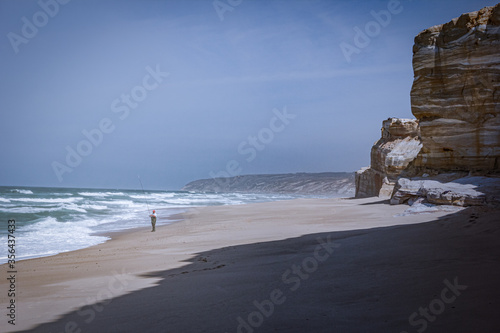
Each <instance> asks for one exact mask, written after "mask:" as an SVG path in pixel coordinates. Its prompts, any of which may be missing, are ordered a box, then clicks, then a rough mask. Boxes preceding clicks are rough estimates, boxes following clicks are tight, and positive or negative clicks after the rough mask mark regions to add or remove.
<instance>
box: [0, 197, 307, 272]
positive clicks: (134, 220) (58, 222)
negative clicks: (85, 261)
mask: <svg viewBox="0 0 500 333" xmlns="http://www.w3.org/2000/svg"><path fill="white" fill-rule="evenodd" d="M296 197H298V196H297V195H280V194H249V193H194V192H182V191H145V192H143V191H141V190H139V191H135V190H116V189H114V190H111V189H78V188H48V187H46V188H42V187H32V188H31V187H0V216H1V219H2V221H3V222H2V223H1V225H3V226H4V227H3V228H2V229H1V230H0V239H1V242H0V244H5V246H4V247H1V248H0V263H5V262H7V255H8V248H7V233H8V229H7V221H8V220H9V219H14V220H15V221H16V230H15V233H14V236H15V237H16V238H15V239H16V246H15V250H16V252H15V254H16V260H19V259H28V258H36V257H43V256H49V255H54V254H57V253H61V252H67V251H73V250H77V249H81V248H85V247H89V246H92V245H96V244H99V243H103V242H105V241H106V240H108V239H109V237H106V236H104V235H103V234H104V233H107V232H112V231H120V230H125V229H132V228H137V227H144V226H150V222H149V217H148V215H149V212H148V209H149V211H151V210H152V209H156V210H160V211H159V212H158V213H159V216H158V222H157V226H161V225H165V224H168V223H172V222H173V220H169V219H165V218H166V217H168V216H171V215H174V214H177V213H180V212H183V211H185V209H187V208H192V207H203V206H214V205H239V204H245V203H252V202H266V201H275V200H287V199H293V198H296Z"/></svg>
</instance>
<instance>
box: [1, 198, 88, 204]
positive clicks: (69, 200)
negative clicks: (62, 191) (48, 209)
mask: <svg viewBox="0 0 500 333" xmlns="http://www.w3.org/2000/svg"><path fill="white" fill-rule="evenodd" d="M10 200H11V201H20V202H39V203H73V202H76V201H80V200H83V198H79V197H74V198H11V199H10Z"/></svg>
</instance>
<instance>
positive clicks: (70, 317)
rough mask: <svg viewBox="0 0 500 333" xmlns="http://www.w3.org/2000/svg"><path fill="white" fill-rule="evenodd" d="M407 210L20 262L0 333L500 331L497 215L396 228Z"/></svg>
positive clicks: (277, 205)
mask: <svg viewBox="0 0 500 333" xmlns="http://www.w3.org/2000/svg"><path fill="white" fill-rule="evenodd" d="M407 208H408V206H406V205H398V206H391V205H389V204H388V203H387V202H386V201H382V200H381V199H379V198H369V199H298V200H291V201H280V202H270V203H260V204H249V205H240V206H217V207H206V208H199V209H193V210H191V211H189V212H187V213H185V214H182V216H177V217H176V218H178V219H179V220H180V221H178V222H175V223H172V224H170V225H168V226H162V227H158V228H157V231H156V232H155V233H152V232H150V228H149V226H145V227H144V228H141V229H134V230H132V231H129V232H122V233H116V234H113V235H111V237H112V240H110V241H108V242H106V243H104V244H100V245H97V246H93V247H90V248H87V249H83V250H78V251H73V252H67V253H62V254H59V255H56V256H52V257H45V258H37V259H30V260H24V261H20V262H18V263H17V274H16V283H15V285H16V303H15V305H16V308H15V309H16V310H15V313H16V318H15V324H16V325H15V326H13V325H10V324H8V320H9V317H8V316H5V314H4V315H2V320H1V322H0V327H1V329H0V331H2V332H18V331H23V332H245V333H249V332H396V333H400V332H408V333H409V332H423V331H425V332H497V331H499V329H500V323H499V322H498V319H497V317H498V316H497V312H498V310H499V309H500V301H499V299H500V290H499V287H498V281H500V265H499V264H500V243H499V242H498V240H499V237H500V232H499V229H500V225H499V223H498V220H499V217H500V213H499V211H498V210H493V209H492V208H484V207H483V208H467V209H464V210H462V211H460V212H456V213H445V212H439V213H432V214H419V215H411V216H398V214H401V213H403V212H404V211H405V210H406V209H407ZM160 213H161V212H160ZM160 216H161V215H160ZM145 223H146V225H147V221H146V222H145ZM19 241H22V240H19ZM1 270H2V279H1V282H0V290H1V291H2V298H1V300H2V301H1V307H2V309H4V310H3V313H6V312H7V311H6V307H7V306H8V304H7V303H6V298H5V297H4V296H5V294H6V293H7V290H8V289H9V283H10V282H9V281H8V280H7V279H6V278H5V277H8V273H7V266H6V265H2V266H1Z"/></svg>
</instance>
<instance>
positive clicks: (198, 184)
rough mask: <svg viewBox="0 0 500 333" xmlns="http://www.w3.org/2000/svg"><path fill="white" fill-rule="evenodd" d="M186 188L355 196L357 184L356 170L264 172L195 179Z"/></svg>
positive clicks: (216, 190)
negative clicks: (355, 180) (260, 173)
mask: <svg viewBox="0 0 500 333" xmlns="http://www.w3.org/2000/svg"><path fill="white" fill-rule="evenodd" d="M182 191H195V192H217V193H267V194H270V193H276V194H299V195H319V196H334V197H352V196H354V192H355V184H354V173H353V172H323V173H288V174H263V175H242V176H236V177H228V178H210V179H200V180H195V181H193V182H190V183H188V184H187V185H186V186H184V187H183V188H182Z"/></svg>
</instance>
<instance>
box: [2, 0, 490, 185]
mask: <svg viewBox="0 0 500 333" xmlns="http://www.w3.org/2000/svg"><path fill="white" fill-rule="evenodd" d="M495 3H496V2H494V1H480V0H477V1H476V0H444V1H440V0H434V1H431V0H428V1H427V0H422V1H418V0H413V1H410V0H401V1H400V2H398V1H395V0H384V1H356V0H348V1H347V0H345V1H340V0H339V1H333V0H302V1H298V0H220V1H212V0H183V1H181V0H175V1H169V0H135V1H132V0H115V1H112V0H110V1H107V0H72V1H68V0H58V1H56V0H40V1H27V0H0V37H1V38H0V57H1V58H0V60H1V61H0V84H1V86H0V109H1V121H0V156H1V166H0V185H13V186H23V185H25V186H60V187H97V188H140V184H139V182H138V179H137V175H140V176H141V179H142V182H143V183H144V187H145V188H149V189H165V190H168V189H179V188H181V187H182V186H183V185H185V184H186V183H188V182H189V181H192V180H196V179H200V178H210V177H211V176H222V175H243V174H258V173H290V172H326V171H355V170H357V169H359V168H360V167H363V166H367V165H368V164H369V155H370V149H371V146H372V145H373V143H374V142H375V141H376V140H378V138H379V137H380V127H381V123H382V121H383V120H384V119H387V118H388V117H403V118H411V117H412V114H411V110H410V97H409V96H410V89H411V84H412V80H413V72H412V63H411V61H412V45H413V39H414V37H415V36H416V35H417V34H418V33H419V32H420V31H422V30H424V29H426V28H428V27H431V26H433V25H437V24H441V23H446V22H448V21H450V20H451V19H452V18H454V17H457V16H459V15H460V14H462V13H465V12H470V11H475V10H479V9H481V8H483V7H485V6H491V5H494V4H495Z"/></svg>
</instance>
